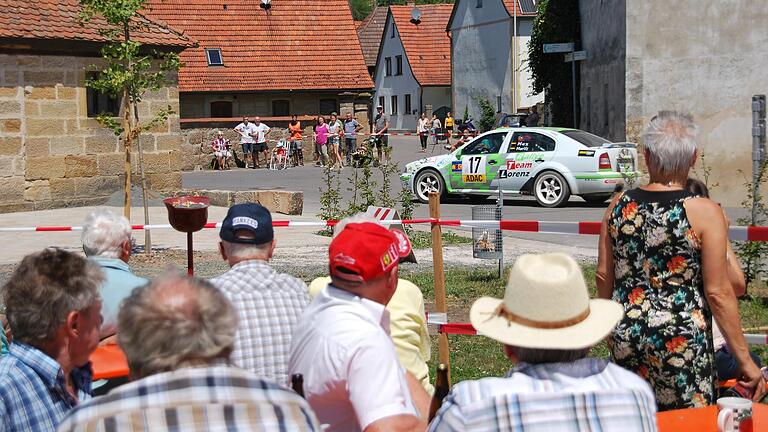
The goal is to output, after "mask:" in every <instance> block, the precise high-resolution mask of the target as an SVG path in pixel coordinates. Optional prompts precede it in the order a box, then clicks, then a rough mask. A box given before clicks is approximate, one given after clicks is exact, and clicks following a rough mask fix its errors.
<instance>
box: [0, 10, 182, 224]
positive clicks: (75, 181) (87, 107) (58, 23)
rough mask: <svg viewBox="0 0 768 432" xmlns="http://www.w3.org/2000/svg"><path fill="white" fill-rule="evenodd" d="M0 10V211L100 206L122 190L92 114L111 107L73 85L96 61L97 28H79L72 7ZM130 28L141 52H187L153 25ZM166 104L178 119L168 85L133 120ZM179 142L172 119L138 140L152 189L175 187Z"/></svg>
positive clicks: (112, 142)
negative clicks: (149, 50)
mask: <svg viewBox="0 0 768 432" xmlns="http://www.w3.org/2000/svg"><path fill="white" fill-rule="evenodd" d="M0 13H1V14H2V15H0V18H2V19H1V20H0V22H2V26H0V182H2V188H0V212H8V211H22V210H32V209H45V208H53V207H65V206H77V205H93V204H100V203H102V202H104V201H105V199H106V198H107V197H108V196H109V195H111V194H112V193H114V192H115V191H117V190H120V189H122V188H123V169H124V168H123V163H124V151H123V148H122V145H121V143H120V142H119V141H118V138H117V137H116V136H115V135H114V134H113V133H112V132H111V131H109V130H107V129H105V128H103V127H102V126H101V125H100V124H99V123H98V122H97V121H96V120H95V118H94V117H95V116H96V115H97V114H98V113H99V112H102V111H114V112H115V114H119V113H118V112H116V111H117V110H118V109H119V106H120V104H119V103H118V102H117V101H115V100H113V99H110V98H108V97H107V96H106V95H101V94H98V93H97V92H94V91H93V90H89V89H87V88H85V86H84V85H83V82H84V80H85V79H86V76H87V74H89V73H93V72H92V71H94V70H95V69H96V68H94V67H93V65H98V64H99V63H100V58H99V49H100V48H101V47H102V46H103V44H104V42H105V40H104V38H103V37H102V36H101V34H100V33H99V30H100V29H102V28H104V26H105V23H104V22H103V21H102V20H100V19H94V20H92V21H90V22H89V23H87V24H84V25H81V23H80V20H79V13H80V8H79V4H78V2H77V1H76V0H57V1H45V0H24V1H19V0H9V1H5V2H4V5H3V10H2V11H1V12H0ZM140 23H141V24H142V29H141V30H139V31H137V32H136V33H134V34H135V36H136V39H137V40H139V41H140V42H142V43H144V44H146V45H147V46H148V47H149V48H154V49H161V50H174V51H181V50H183V49H184V48H186V47H190V46H193V45H194V44H193V42H192V41H191V40H190V39H188V38H186V37H185V36H182V35H180V34H179V33H177V32H174V31H172V30H170V29H168V28H167V27H164V26H161V25H159V24H157V23H155V22H153V21H150V20H146V19H143V18H142V19H141V22H140ZM137 24H138V23H137ZM168 105H170V106H172V107H174V108H175V110H176V111H177V112H178V109H179V102H178V90H177V88H176V87H175V86H174V87H166V88H162V89H160V90H159V91H157V92H152V93H151V94H147V96H146V98H145V99H144V101H142V102H141V104H140V105H139V116H140V118H144V119H148V118H149V117H150V115H151V114H152V113H153V112H156V111H158V110H159V109H162V108H165V107H166V106H168ZM180 141H181V137H180V134H179V117H178V115H177V114H176V115H172V116H171V117H170V118H169V119H168V121H167V122H166V123H164V124H162V125H160V126H159V127H156V128H155V129H154V130H152V131H150V132H148V133H146V134H145V135H143V137H142V138H141V145H142V146H143V149H144V151H145V152H146V153H145V171H146V173H147V177H148V181H149V185H150V187H151V188H152V189H155V190H168V189H176V188H179V187H180V186H181V175H180V172H179V166H180V161H179V156H180V155H179V147H180ZM134 159H136V157H135V156H134Z"/></svg>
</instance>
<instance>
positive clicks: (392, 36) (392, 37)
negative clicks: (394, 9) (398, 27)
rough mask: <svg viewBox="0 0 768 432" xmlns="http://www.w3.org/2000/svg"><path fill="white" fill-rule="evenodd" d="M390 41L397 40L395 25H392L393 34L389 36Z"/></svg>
mask: <svg viewBox="0 0 768 432" xmlns="http://www.w3.org/2000/svg"><path fill="white" fill-rule="evenodd" d="M389 38H390V39H394V38H395V23H392V32H391V33H390V34H389Z"/></svg>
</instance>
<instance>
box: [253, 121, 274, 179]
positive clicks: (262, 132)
mask: <svg viewBox="0 0 768 432" xmlns="http://www.w3.org/2000/svg"><path fill="white" fill-rule="evenodd" d="M253 123H254V124H255V126H256V132H254V138H255V139H256V143H255V144H254V145H253V160H254V164H255V165H254V166H253V168H254V169H256V168H258V167H259V166H260V165H261V164H260V163H259V153H261V155H262V156H264V167H265V168H266V167H268V166H269V159H268V158H267V150H268V146H267V134H268V133H269V131H270V128H269V126H267V125H266V124H264V123H262V122H261V118H259V117H256V118H255V119H253Z"/></svg>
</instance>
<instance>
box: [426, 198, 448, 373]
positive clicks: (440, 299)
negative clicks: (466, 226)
mask: <svg viewBox="0 0 768 432" xmlns="http://www.w3.org/2000/svg"><path fill="white" fill-rule="evenodd" d="M429 217H430V218H432V219H433V220H435V221H437V220H440V194H438V193H437V192H430V193H429ZM432 263H433V268H434V274H435V309H436V311H437V312H438V313H447V312H448V308H447V306H446V301H445V268H444V266H443V237H442V228H441V227H440V224H439V223H437V222H432ZM437 342H438V349H439V356H438V357H439V359H440V363H443V364H444V365H445V366H446V367H447V368H448V382H451V358H450V351H449V350H448V335H447V334H445V333H442V332H440V333H438V335H437Z"/></svg>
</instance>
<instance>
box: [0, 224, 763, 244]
mask: <svg viewBox="0 0 768 432" xmlns="http://www.w3.org/2000/svg"><path fill="white" fill-rule="evenodd" d="M337 222H338V221H335V220H328V221H289V220H274V221H272V226H273V227H275V228H284V227H332V226H334V225H336V223H337ZM379 222H380V223H382V224H386V225H390V224H403V225H414V224H433V223H435V224H438V225H441V226H447V227H464V228H489V229H501V230H504V231H515V232H532V233H541V234H572V235H599V234H600V222H560V221H526V220H507V219H505V220H500V221H499V220H465V219H401V220H384V221H379ZM220 227H221V223H220V222H210V223H207V224H205V227H204V228H206V229H213V228H220ZM132 228H133V229H134V230H145V229H146V230H153V229H171V225H169V224H151V225H133V226H132ZM82 229H83V228H82V227H80V226H39V227H0V233H3V232H56V231H81V230H82ZM728 235H729V237H730V239H731V240H735V241H759V242H765V241H768V227H765V226H731V227H730V228H729V229H728Z"/></svg>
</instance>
